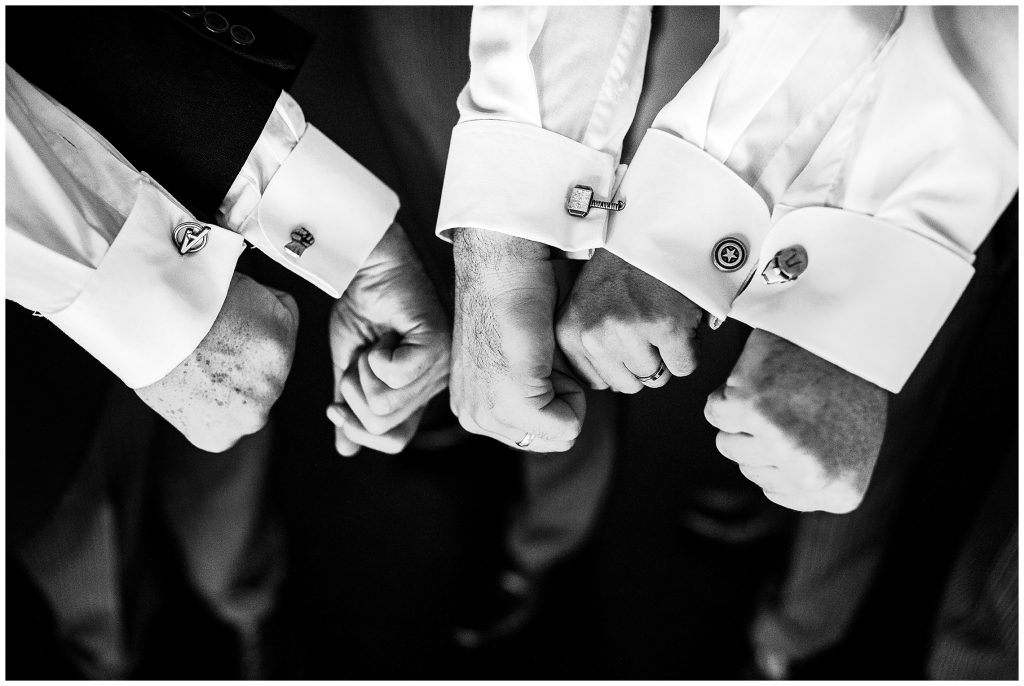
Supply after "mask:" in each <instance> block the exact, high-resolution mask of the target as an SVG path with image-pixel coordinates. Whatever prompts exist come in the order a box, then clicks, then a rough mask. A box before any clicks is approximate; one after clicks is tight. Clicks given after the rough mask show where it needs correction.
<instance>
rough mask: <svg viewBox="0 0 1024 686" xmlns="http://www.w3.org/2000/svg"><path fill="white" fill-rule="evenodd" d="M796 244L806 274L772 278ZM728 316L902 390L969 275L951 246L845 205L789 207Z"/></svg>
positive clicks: (966, 265)
mask: <svg viewBox="0 0 1024 686" xmlns="http://www.w3.org/2000/svg"><path fill="white" fill-rule="evenodd" d="M793 246H802V247H803V248H804V250H806V252H807V267H806V270H805V271H804V272H803V273H802V274H801V275H800V276H799V277H797V278H796V279H794V280H792V281H788V282H783V283H768V282H767V281H766V279H764V278H762V276H761V274H762V272H763V270H764V269H765V268H766V267H767V266H768V263H769V262H770V261H771V260H772V258H773V257H774V256H775V255H776V253H778V252H779V251H780V250H783V249H785V248H789V247H793ZM754 268H755V270H756V271H755V274H754V277H753V279H752V280H751V282H750V285H749V286H748V287H747V288H746V290H744V291H743V293H742V294H741V295H740V296H739V297H738V298H737V299H736V301H735V303H734V305H733V309H732V312H731V313H730V316H732V317H734V318H736V319H738V320H740V321H742V322H744V323H745V324H748V325H749V326H751V327H754V328H756V329H764V330H765V331H769V332H771V333H774V334H776V335H777V336H781V337H782V338H785V339H787V340H789V341H791V342H793V343H795V344H796V345H799V346H800V347H801V348H803V349H805V350H807V351H808V352H811V353H814V354H815V355H817V356H818V357H821V358H822V359H825V360H828V361H829V362H831V363H833V364H835V365H837V366H839V367H842V368H843V369H845V370H847V371H848V372H851V373H852V374H855V375H857V376H859V377H861V378H862V379H866V380H868V381H870V382H872V383H874V384H876V385H878V386H881V387H882V388H884V389H886V390H889V391H892V392H893V393H898V392H899V391H900V389H902V388H903V385H904V383H906V381H907V378H908V377H909V376H910V374H911V372H913V371H914V368H915V367H916V366H917V363H918V362H919V361H920V360H921V357H922V356H923V355H924V353H925V351H926V350H927V349H928V346H929V345H930V344H931V342H932V340H933V339H934V338H935V335H936V334H937V333H938V331H939V329H940V328H941V327H942V324H943V323H944V322H945V321H946V318H947V317H948V316H949V313H950V312H951V311H952V309H953V306H954V305H956V302H957V300H959V298H960V295H961V294H962V293H963V291H964V289H965V288H966V287H967V283H968V282H969V281H970V280H971V277H972V276H973V274H974V269H973V267H972V266H971V264H970V263H969V262H967V261H966V260H965V259H964V258H963V257H962V256H960V255H958V254H957V253H955V252H954V251H952V250H950V249H948V248H946V247H944V246H943V245H940V244H939V243H937V242H935V241H933V240H930V239H928V238H926V237H924V236H922V235H920V234H917V233H915V232H913V231H908V230H906V229H902V228H900V227H897V226H893V225H892V224H888V223H885V222H882V221H879V220H877V219H875V218H873V217H869V216H867V215H861V214H855V213H853V212H848V211H845V210H839V209H833V208H825V207H808V208H804V209H797V210H793V211H792V212H790V213H789V214H787V215H785V216H784V217H782V218H781V219H780V220H778V222H776V224H775V225H774V227H772V229H771V231H769V232H768V235H767V237H766V238H765V240H764V243H763V244H762V246H761V248H760V254H759V258H758V261H757V263H756V265H754Z"/></svg>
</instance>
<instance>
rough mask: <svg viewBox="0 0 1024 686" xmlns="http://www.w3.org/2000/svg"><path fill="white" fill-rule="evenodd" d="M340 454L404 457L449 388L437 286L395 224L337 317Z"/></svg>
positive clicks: (335, 414) (334, 414) (332, 330)
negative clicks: (366, 451) (429, 408)
mask: <svg viewBox="0 0 1024 686" xmlns="http://www.w3.org/2000/svg"><path fill="white" fill-rule="evenodd" d="M329 335H330V343H331V358H332V360H333V362H334V404H332V405H331V406H330V407H328V408H327V416H328V418H329V419H330V420H331V422H333V423H334V425H335V427H336V429H335V448H337V450H338V453H340V454H341V455H346V456H350V455H355V454H356V453H357V452H359V449H360V446H366V447H367V448H371V449H373V450H379V451H380V452H384V453H398V452H401V451H402V449H403V448H405V446H406V445H407V444H408V443H409V441H410V440H411V439H412V437H413V435H414V434H415V433H416V428H417V427H418V426H419V422H420V417H422V415H423V410H424V408H425V407H426V404H427V402H428V401H429V400H430V399H431V398H433V397H434V396H435V395H437V394H438V393H440V392H441V391H442V390H444V387H445V385H446V384H447V383H448V372H449V361H450V354H451V334H450V333H449V329H448V318H447V317H446V316H445V314H444V310H443V309H442V308H441V304H440V302H439V301H438V298H437V294H436V292H435V291H434V286H433V284H432V283H431V282H430V279H429V278H427V274H426V272H425V271H424V270H423V266H422V265H421V264H420V260H419V258H418V257H417V256H416V253H415V252H414V251H413V248H412V245H410V244H409V239H408V238H407V237H406V235H405V232H404V231H403V230H402V227H401V226H399V225H398V224H397V223H396V224H392V225H391V227H390V228H389V229H388V230H387V233H385V234H384V237H383V238H381V240H380V243H378V244H377V247H375V248H374V249H373V252H372V253H370V256H369V257H368V258H367V260H366V262H365V263H364V264H363V266H362V267H361V268H360V269H359V271H358V272H357V273H356V276H355V278H354V279H353V280H352V283H350V284H349V286H348V288H347V289H345V293H344V294H343V295H342V296H341V298H340V299H339V300H338V301H337V302H336V303H335V305H334V309H333V310H332V311H331V319H330V325H329Z"/></svg>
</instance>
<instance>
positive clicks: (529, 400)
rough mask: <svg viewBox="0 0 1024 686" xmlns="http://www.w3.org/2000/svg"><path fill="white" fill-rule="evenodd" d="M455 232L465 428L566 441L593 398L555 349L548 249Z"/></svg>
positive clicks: (458, 393) (457, 374)
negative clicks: (587, 396) (584, 392)
mask: <svg viewBox="0 0 1024 686" xmlns="http://www.w3.org/2000/svg"><path fill="white" fill-rule="evenodd" d="M452 238H453V242H454V257H455V330H454V340H453V347H452V381H451V406H452V412H454V413H455V415H456V416H457V417H458V418H459V422H460V423H461V424H462V426H463V427H464V428H465V429H466V430H467V431H471V432H473V433H475V434H481V435H484V436H490V437H491V438H494V439H496V440H498V441H501V442H502V443H504V444H505V445H508V446H512V447H522V448H524V449H526V450H531V451H536V452H563V451H565V450H568V449H569V448H571V447H572V444H573V442H574V441H575V440H576V437H577V436H578V435H579V433H580V429H581V428H582V425H583V416H584V414H585V413H586V400H585V399H584V397H583V388H582V387H581V386H580V385H579V383H578V382H577V381H576V380H575V379H574V378H572V377H571V376H570V375H568V374H567V373H566V371H567V370H566V368H565V366H564V363H562V361H561V360H559V359H558V358H557V351H556V348H555V332H554V310H555V303H556V301H557V296H558V293H557V288H556V284H555V273H554V269H553V267H552V265H551V262H550V261H549V259H548V258H549V253H550V251H549V249H548V248H547V246H544V245H541V244H539V243H535V242H533V241H529V240H525V239H522V238H516V237H513V236H506V235H504V234H500V233H495V232H490V231H483V230H477V229H458V230H456V231H455V232H454V235H453V237H452ZM528 437H529V440H527V439H528ZM520 442H527V443H528V445H520V446H517V443H520Z"/></svg>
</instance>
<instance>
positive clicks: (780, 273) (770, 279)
mask: <svg viewBox="0 0 1024 686" xmlns="http://www.w3.org/2000/svg"><path fill="white" fill-rule="evenodd" d="M806 270H807V251H806V250H804V247H803V246H802V245H794V246H792V247H789V248H785V249H784V250H780V251H779V252H777V253H775V257H773V258H772V259H771V260H769V261H768V264H767V265H765V268H764V270H763V271H762V272H761V276H762V277H764V282H765V283H767V284H776V283H788V282H790V281H796V279H797V277H799V276H800V275H801V274H803V273H804V272H805V271H806Z"/></svg>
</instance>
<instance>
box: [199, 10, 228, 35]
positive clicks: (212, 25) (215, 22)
mask: <svg viewBox="0 0 1024 686" xmlns="http://www.w3.org/2000/svg"><path fill="white" fill-rule="evenodd" d="M203 24H204V25H205V26H206V30H207V31H210V32H212V33H224V32H225V31H227V30H228V20H227V19H225V18H224V15H223V14H221V13H220V12H207V13H206V14H204V15H203Z"/></svg>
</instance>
